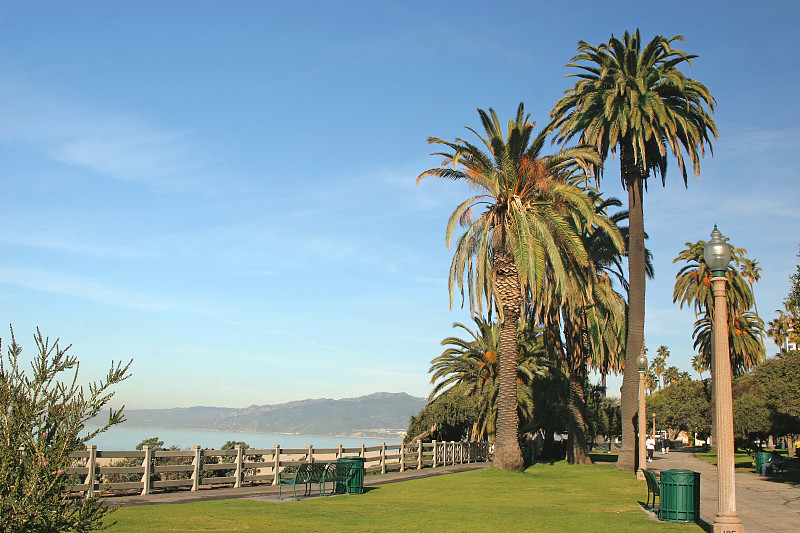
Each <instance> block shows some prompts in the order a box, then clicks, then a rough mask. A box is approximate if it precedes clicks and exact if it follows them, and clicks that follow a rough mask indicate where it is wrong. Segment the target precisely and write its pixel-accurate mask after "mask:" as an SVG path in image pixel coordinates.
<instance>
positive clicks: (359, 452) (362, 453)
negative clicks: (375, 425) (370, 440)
mask: <svg viewBox="0 0 800 533" xmlns="http://www.w3.org/2000/svg"><path fill="white" fill-rule="evenodd" d="M358 456H359V457H364V458H366V457H367V450H365V449H364V444H363V443H362V444H361V449H360V450H359V451H358Z"/></svg>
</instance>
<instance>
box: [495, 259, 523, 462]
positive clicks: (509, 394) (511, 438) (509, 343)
mask: <svg viewBox="0 0 800 533" xmlns="http://www.w3.org/2000/svg"><path fill="white" fill-rule="evenodd" d="M494 282H495V289H496V291H497V297H498V299H499V302H498V303H499V307H500V308H501V309H502V319H501V322H500V354H499V356H500V357H499V361H498V376H497V381H498V391H497V437H496V440H495V447H494V460H493V465H494V466H495V467H496V468H500V469H502V470H512V471H517V472H519V471H522V470H523V468H524V464H523V460H522V451H521V450H520V447H519V415H518V413H517V356H518V354H519V346H518V343H517V324H518V322H519V317H520V313H521V308H522V289H521V285H520V281H519V271H518V270H517V265H516V263H515V262H514V257H513V256H512V255H511V254H510V253H508V252H506V251H504V250H496V251H495V253H494Z"/></svg>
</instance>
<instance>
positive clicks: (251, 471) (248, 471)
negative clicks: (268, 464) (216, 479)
mask: <svg viewBox="0 0 800 533" xmlns="http://www.w3.org/2000/svg"><path fill="white" fill-rule="evenodd" d="M236 446H241V447H242V454H243V455H244V456H248V454H247V450H248V449H250V445H249V444H247V443H246V442H244V441H240V440H229V441H227V442H225V444H223V445H222V447H221V448H220V450H234V449H236ZM250 457H251V459H250V460H251V461H254V462H256V461H261V460H262V459H263V456H262V455H250ZM220 460H221V461H222V462H223V463H233V462H234V461H236V457H234V456H227V457H221V458H220ZM217 472H220V477H225V476H232V475H234V473H235V472H236V471H235V470H217ZM242 474H243V475H246V476H252V475H255V474H256V469H255V468H245V469H244V471H243V472H242Z"/></svg>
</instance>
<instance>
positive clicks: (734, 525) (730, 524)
mask: <svg viewBox="0 0 800 533" xmlns="http://www.w3.org/2000/svg"><path fill="white" fill-rule="evenodd" d="M712 531H713V532H714V533H744V526H743V525H742V523H741V522H740V521H739V516H738V515H735V516H726V515H719V514H718V515H717V516H716V517H714V524H713V525H712Z"/></svg>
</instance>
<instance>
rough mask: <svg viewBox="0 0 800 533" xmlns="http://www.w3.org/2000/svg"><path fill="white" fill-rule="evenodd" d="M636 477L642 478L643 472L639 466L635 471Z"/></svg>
mask: <svg viewBox="0 0 800 533" xmlns="http://www.w3.org/2000/svg"><path fill="white" fill-rule="evenodd" d="M636 479H644V472H642V469H641V468H640V469H638V470H637V471H636Z"/></svg>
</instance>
